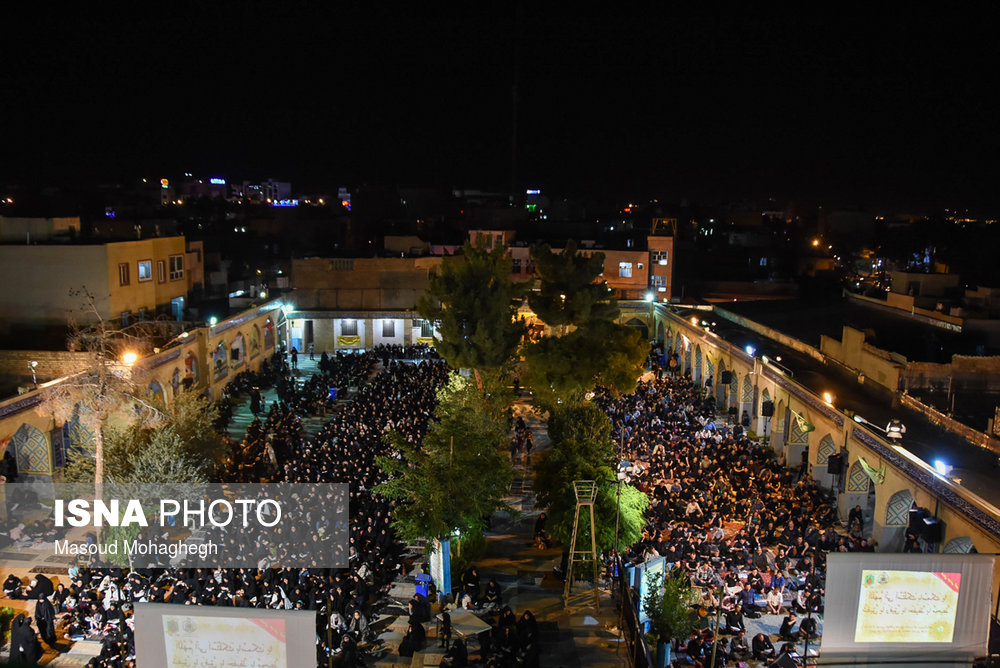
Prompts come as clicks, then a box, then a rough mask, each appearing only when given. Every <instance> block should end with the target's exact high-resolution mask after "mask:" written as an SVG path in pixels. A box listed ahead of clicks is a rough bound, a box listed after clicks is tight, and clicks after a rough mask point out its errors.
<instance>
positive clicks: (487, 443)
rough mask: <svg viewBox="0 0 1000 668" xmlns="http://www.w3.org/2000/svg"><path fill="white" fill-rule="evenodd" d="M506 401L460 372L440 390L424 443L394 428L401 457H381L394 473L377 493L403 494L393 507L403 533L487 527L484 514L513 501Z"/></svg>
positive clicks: (411, 536)
mask: <svg viewBox="0 0 1000 668" xmlns="http://www.w3.org/2000/svg"><path fill="white" fill-rule="evenodd" d="M498 401H499V399H495V398H493V397H488V396H484V395H482V394H480V393H479V392H478V391H477V390H476V388H475V387H474V386H472V384H471V383H470V382H469V381H467V380H465V379H464V378H462V377H461V376H460V375H459V374H457V373H453V374H452V375H451V377H450V379H449V381H448V384H447V385H445V386H444V387H443V388H441V389H440V390H439V391H438V406H437V408H436V409H435V411H434V415H435V418H437V419H436V421H434V422H432V423H431V425H430V427H429V428H428V431H427V435H426V436H425V437H424V440H423V443H421V444H413V443H409V442H407V441H405V440H404V439H402V438H400V437H399V436H398V435H396V434H391V435H390V436H389V441H390V443H391V444H392V445H393V446H394V448H395V449H396V450H397V451H398V452H399V453H400V458H399V459H397V458H395V457H379V458H378V459H377V462H378V465H379V466H380V467H381V468H382V470H383V471H385V472H386V473H388V474H389V475H390V476H392V477H391V478H390V479H389V480H388V481H387V482H384V483H382V484H381V485H379V486H378V487H376V488H375V493H376V494H379V495H382V496H385V497H387V498H390V499H396V500H399V501H402V502H403V503H402V504H401V505H400V506H399V507H398V508H397V509H396V510H395V511H394V512H393V526H394V528H395V529H396V531H397V532H398V533H399V535H400V537H401V538H402V539H403V540H406V541H413V540H415V539H417V538H447V537H449V536H451V535H452V532H453V531H455V530H456V529H457V530H458V531H459V532H460V533H461V534H463V535H465V534H470V533H477V532H479V533H481V532H482V530H483V520H484V518H486V517H489V516H490V515H491V514H492V513H493V512H494V511H495V510H498V509H501V508H504V507H505V505H504V503H503V497H504V495H505V494H506V492H507V487H508V486H509V485H510V481H511V479H512V477H513V469H512V467H511V463H510V459H509V458H508V456H507V453H506V450H505V448H504V445H505V444H506V442H507V429H506V424H505V423H503V422H500V421H498V420H497V419H496V418H495V415H496V413H497V407H496V406H495V405H491V404H495V403H497V402H498Z"/></svg>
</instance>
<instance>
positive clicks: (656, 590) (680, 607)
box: [642, 573, 699, 643]
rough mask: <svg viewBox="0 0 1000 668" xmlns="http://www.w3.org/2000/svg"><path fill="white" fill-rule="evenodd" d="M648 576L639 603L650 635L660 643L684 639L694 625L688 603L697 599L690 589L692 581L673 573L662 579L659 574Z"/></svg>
mask: <svg viewBox="0 0 1000 668" xmlns="http://www.w3.org/2000/svg"><path fill="white" fill-rule="evenodd" d="M648 578H649V579H648V580H647V585H648V587H647V588H646V598H644V599H643V601H642V606H643V611H644V612H645V613H646V616H648V617H649V625H650V627H651V631H652V633H653V635H655V636H656V637H657V639H658V640H659V641H660V642H663V643H667V642H670V641H671V640H673V639H674V638H686V637H687V636H688V634H689V633H690V632H691V630H692V628H693V627H694V623H693V620H692V611H691V605H692V604H694V603H696V602H697V601H698V598H699V597H698V594H697V593H696V592H694V591H692V590H691V581H690V580H689V579H687V578H684V577H678V576H675V575H673V574H668V575H667V576H666V578H664V577H663V575H662V574H659V573H650V574H649V575H648Z"/></svg>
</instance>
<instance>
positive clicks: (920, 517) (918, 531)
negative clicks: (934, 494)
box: [909, 508, 929, 537]
mask: <svg viewBox="0 0 1000 668" xmlns="http://www.w3.org/2000/svg"><path fill="white" fill-rule="evenodd" d="M927 515H929V513H928V512H927V510H926V509H924V508H910V526H909V530H910V532H911V533H912V534H913V535H914V536H917V537H920V536H922V535H923V533H924V518H925V517H927Z"/></svg>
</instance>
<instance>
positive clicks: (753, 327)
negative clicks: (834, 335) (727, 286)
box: [715, 306, 826, 363]
mask: <svg viewBox="0 0 1000 668" xmlns="http://www.w3.org/2000/svg"><path fill="white" fill-rule="evenodd" d="M715 313H717V314H718V315H719V317H720V318H725V319H726V320H728V321H729V322H734V323H736V324H737V325H739V326H741V327H745V328H747V329H749V330H750V331H751V332H756V333H757V334H760V335H761V336H765V337H767V338H769V339H771V340H772V341H777V342H778V343H780V344H781V345H783V346H785V347H787V348H791V349H792V350H796V351H798V352H800V353H802V354H804V355H809V356H810V357H812V358H814V359H816V360H817V361H819V362H823V363H826V356H825V355H823V353H821V352H820V351H818V350H816V348H814V347H813V346H810V345H809V344H808V343H803V342H802V341H799V340H798V339H795V338H792V337H791V336H788V335H787V334H782V333H781V332H779V331H778V330H776V329H772V328H770V327H767V326H765V325H762V324H760V323H759V322H755V321H753V320H750V319H748V318H744V317H743V316H741V315H737V314H736V313H733V312H732V311H727V310H726V309H724V308H719V307H718V306H716V307H715Z"/></svg>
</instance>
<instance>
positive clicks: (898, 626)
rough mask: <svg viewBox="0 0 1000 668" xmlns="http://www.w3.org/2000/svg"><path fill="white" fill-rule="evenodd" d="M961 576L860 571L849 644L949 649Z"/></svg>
mask: <svg viewBox="0 0 1000 668" xmlns="http://www.w3.org/2000/svg"><path fill="white" fill-rule="evenodd" d="M961 582H962V574H961V573H933V572H921V571H881V570H878V571H876V570H862V571H861V596H860V597H859V598H858V621H857V625H856V627H855V630H854V642H859V643H862V642H863V643H884V642H894V643H899V642H903V643H910V642H935V643H950V642H951V641H952V638H953V637H954V635H955V615H956V613H957V612H958V590H959V589H960V586H961Z"/></svg>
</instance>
